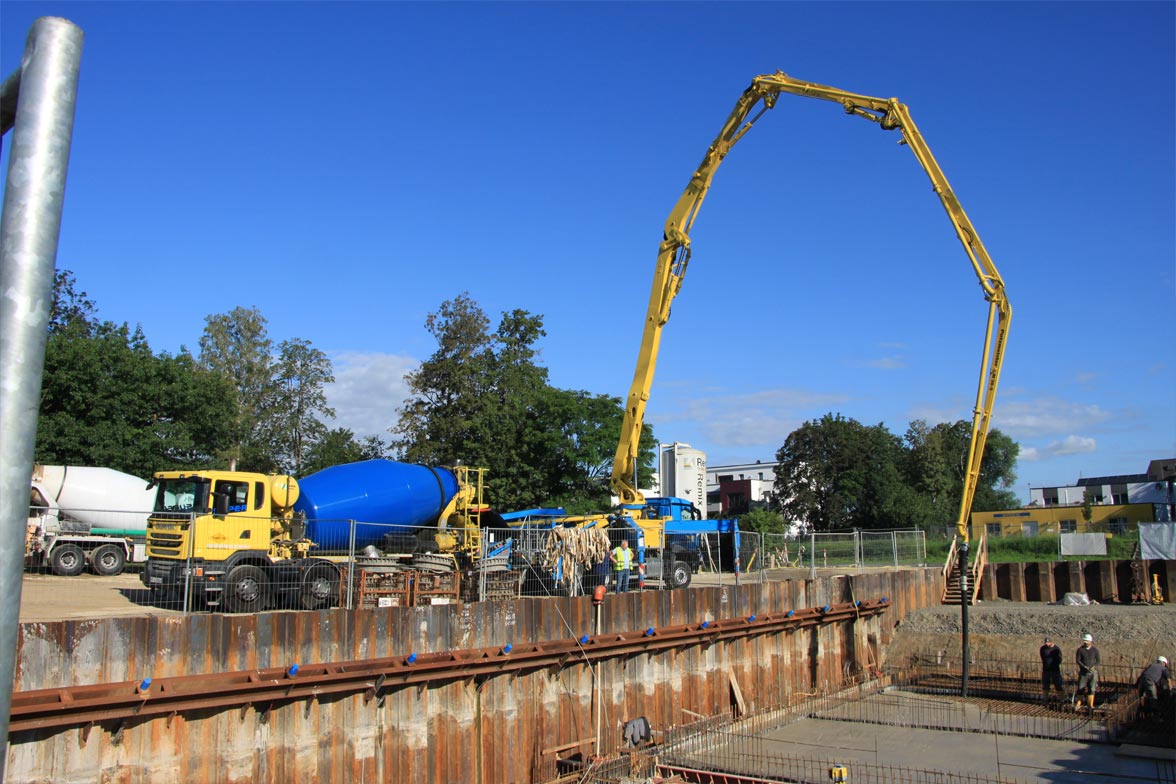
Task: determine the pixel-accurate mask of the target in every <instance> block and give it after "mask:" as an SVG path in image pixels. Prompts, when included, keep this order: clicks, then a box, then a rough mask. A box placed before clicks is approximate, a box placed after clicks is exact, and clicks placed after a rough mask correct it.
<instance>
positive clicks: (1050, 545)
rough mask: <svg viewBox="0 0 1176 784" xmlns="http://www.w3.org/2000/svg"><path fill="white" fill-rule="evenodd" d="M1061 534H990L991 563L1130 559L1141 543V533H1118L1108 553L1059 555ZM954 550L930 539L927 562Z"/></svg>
mask: <svg viewBox="0 0 1176 784" xmlns="http://www.w3.org/2000/svg"><path fill="white" fill-rule="evenodd" d="M1059 540H1060V537H1058V536H1056V535H1053V536H1050V535H1048V534H1047V535H1044V536H1029V537H1027V536H997V537H992V536H990V537H988V561H989V563H1035V562H1039V561H1058V560H1062V561H1110V560H1116V561H1130V560H1131V556H1132V555H1133V554H1134V552H1135V545H1137V544H1139V532H1138V531H1132V532H1131V533H1126V534H1115V535H1113V536H1109V537H1108V538H1107V554H1106V555H1105V556H1103V555H1083V556H1067V557H1066V558H1059V557H1058V549H1059V548H1058V545H1059ZM950 549H951V540H942V539H937V540H928V542H927V563H943V562H944V561H946V560H947V552H948V550H950Z"/></svg>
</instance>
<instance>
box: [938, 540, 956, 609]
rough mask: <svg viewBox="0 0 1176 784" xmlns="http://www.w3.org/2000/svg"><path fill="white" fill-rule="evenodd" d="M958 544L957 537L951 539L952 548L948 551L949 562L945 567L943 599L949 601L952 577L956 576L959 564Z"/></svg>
mask: <svg viewBox="0 0 1176 784" xmlns="http://www.w3.org/2000/svg"><path fill="white" fill-rule="evenodd" d="M957 544H958V539H957V537H955V536H953V537H952V538H951V547H950V548H949V549H948V551H947V562H946V563H944V565H943V599H942V601H947V592H948V590H949V589H950V588H951V581H952V577H953V575H954V574H955V570H956V564H957V563H958V562H959V557H960V555H959V550H957V549H956V545H957Z"/></svg>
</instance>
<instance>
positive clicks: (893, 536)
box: [890, 531, 898, 569]
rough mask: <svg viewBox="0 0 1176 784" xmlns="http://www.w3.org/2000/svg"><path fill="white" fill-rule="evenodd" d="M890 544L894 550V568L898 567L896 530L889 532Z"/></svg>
mask: <svg viewBox="0 0 1176 784" xmlns="http://www.w3.org/2000/svg"><path fill="white" fill-rule="evenodd" d="M890 546H891V548H892V549H893V550H894V568H895V569H897V568H898V531H891V532H890Z"/></svg>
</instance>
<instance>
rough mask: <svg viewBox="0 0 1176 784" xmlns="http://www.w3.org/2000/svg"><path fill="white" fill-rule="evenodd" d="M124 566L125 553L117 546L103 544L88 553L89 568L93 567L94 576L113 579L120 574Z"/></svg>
mask: <svg viewBox="0 0 1176 784" xmlns="http://www.w3.org/2000/svg"><path fill="white" fill-rule="evenodd" d="M126 565H127V551H126V550H124V549H122V548H121V547H119V546H118V545H117V544H104V545H102V546H101V547H99V548H97V549H96V550H94V552H92V553H90V566H91V567H93V569H94V574H100V575H102V576H103V577H113V576H114V575H116V574H122V570H123V567H124V566H126Z"/></svg>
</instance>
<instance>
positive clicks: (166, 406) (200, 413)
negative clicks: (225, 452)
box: [36, 311, 232, 478]
mask: <svg viewBox="0 0 1176 784" xmlns="http://www.w3.org/2000/svg"><path fill="white" fill-rule="evenodd" d="M59 312H60V311H59ZM83 321H84V319H78V318H73V319H68V320H66V321H64V322H62V327H63V328H61V329H57V330H56V331H52V332H51V334H50V335H49V340H48V343H47V345H46V349H45V369H44V375H43V378H42V383H41V404H40V416H39V419H38V425H37V445H36V459H37V461H38V462H41V463H49V464H62V465H82V466H105V467H109V468H114V469H117V470H119V471H124V472H126V473H130V474H133V475H135V476H139V477H143V478H146V477H149V476H150V475H151V474H152V473H153V472H155V471H160V470H167V469H176V468H204V467H209V466H211V465H212V464H213V461H214V459H215V455H216V454H217V452H218V451H219V450H220V449H222V448H223V447H224V444H225V440H224V437H225V434H226V433H227V431H228V425H229V423H230V421H231V415H232V407H231V402H230V398H229V392H230V390H229V389H228V387H227V385H225V384H223V382H221V381H220V379H218V378H216V377H213V376H211V375H210V374H208V373H207V372H205V371H203V370H202V369H201V368H199V367H198V366H197V365H196V363H195V361H194V360H193V359H192V357H191V356H190V355H188V354H187V353H186V352H181V354H180V355H178V356H175V357H172V356H169V355H167V354H160V355H158V356H157V355H155V354H153V353H152V352H151V349H150V347H149V346H148V344H147V340H146V338H145V337H144V335H143V333H142V331H141V330H139V329H136V330H134V331H131V330H130V328H129V327H128V326H127V325H126V324H123V325H121V326H120V325H116V324H113V323H111V322H100V323H95V324H93V325H92V326H86V325H85V324H83ZM111 379H117V380H118V382H117V383H111Z"/></svg>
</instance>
